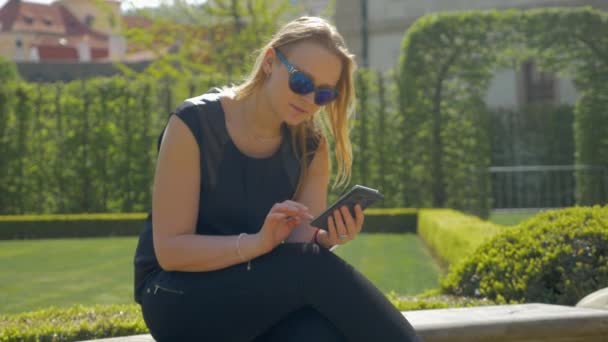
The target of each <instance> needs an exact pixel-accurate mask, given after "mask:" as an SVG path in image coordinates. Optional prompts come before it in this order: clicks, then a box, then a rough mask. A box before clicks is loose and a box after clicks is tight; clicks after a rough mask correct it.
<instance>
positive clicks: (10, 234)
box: [0, 213, 146, 240]
mask: <svg viewBox="0 0 608 342" xmlns="http://www.w3.org/2000/svg"><path fill="white" fill-rule="evenodd" d="M145 219H146V214H140V213H135V214H70V215H23V216H18V215H8V216H0V240H10V239H45V238H71V237H100V236H134V235H139V233H140V232H141V230H142V229H143V225H144V221H145Z"/></svg>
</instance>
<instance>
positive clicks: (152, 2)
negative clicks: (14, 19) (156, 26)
mask: <svg viewBox="0 0 608 342" xmlns="http://www.w3.org/2000/svg"><path fill="white" fill-rule="evenodd" d="M24 1H25V2H37V3H41V4H50V3H52V2H53V1H54V0H24ZM170 1H171V0H122V9H123V10H128V9H131V8H139V7H155V6H158V5H159V4H160V3H163V2H170ZM7 2H8V0H0V7H2V6H4V4H5V3H7ZM187 2H189V3H193V4H196V3H203V2H205V0H187Z"/></svg>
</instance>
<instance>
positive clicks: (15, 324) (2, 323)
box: [0, 304, 148, 342]
mask: <svg viewBox="0 0 608 342" xmlns="http://www.w3.org/2000/svg"><path fill="white" fill-rule="evenodd" d="M146 333H148V328H147V327H146V325H145V323H144V321H143V318H142V314H141V310H140V308H139V306H138V305H136V304H131V305H95V306H90V307H86V306H83V305H75V306H73V307H70V308H67V309H62V308H49V309H44V310H39V311H34V312H26V313H21V314H14V315H0V341H1V342H17V341H19V342H30V341H31V342H46V341H49V342H50V341H53V342H57V341H83V340H89V339H96V338H102V337H113V336H127V335H136V334H146Z"/></svg>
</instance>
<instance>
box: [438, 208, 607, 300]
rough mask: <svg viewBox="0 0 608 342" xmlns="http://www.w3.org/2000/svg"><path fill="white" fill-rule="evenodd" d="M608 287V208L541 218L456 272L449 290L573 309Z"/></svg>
mask: <svg viewBox="0 0 608 342" xmlns="http://www.w3.org/2000/svg"><path fill="white" fill-rule="evenodd" d="M606 286H608V206H604V207H600V206H594V207H575V208H567V209H561V210H552V211H548V212H545V213H541V214H538V215H536V216H535V217H533V218H531V219H528V220H527V221H524V222H522V223H520V224H519V225H517V226H515V227H512V228H509V229H505V230H504V231H503V232H501V233H500V234H498V235H497V236H495V237H494V238H492V239H491V240H489V241H487V242H486V243H484V244H483V245H482V246H480V247H479V249H477V251H476V252H475V254H473V255H470V256H469V257H468V258H466V260H464V261H463V262H462V263H461V264H459V265H458V266H457V267H455V268H454V269H452V270H451V272H450V273H449V274H448V276H447V277H446V279H444V281H443V282H442V288H443V290H444V291H446V292H447V293H450V294H455V295H459V296H476V297H481V296H483V297H488V298H490V299H492V300H495V301H497V302H499V303H520V302H542V303H551V304H563V305H574V304H576V303H577V302H578V301H579V300H580V299H582V298H583V297H584V296H586V295H587V294H589V293H591V292H594V291H597V290H599V289H601V288H604V287H606Z"/></svg>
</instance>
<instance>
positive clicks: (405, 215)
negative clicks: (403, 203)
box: [361, 208, 418, 233]
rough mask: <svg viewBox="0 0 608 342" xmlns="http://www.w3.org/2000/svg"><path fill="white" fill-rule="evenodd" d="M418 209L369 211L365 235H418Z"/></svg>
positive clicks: (364, 230)
mask: <svg viewBox="0 0 608 342" xmlns="http://www.w3.org/2000/svg"><path fill="white" fill-rule="evenodd" d="M417 226H418V209H411V208H394V209H373V208H370V209H367V210H365V222H364V223H363V229H362V230H361V232H363V233H416V227H417Z"/></svg>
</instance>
